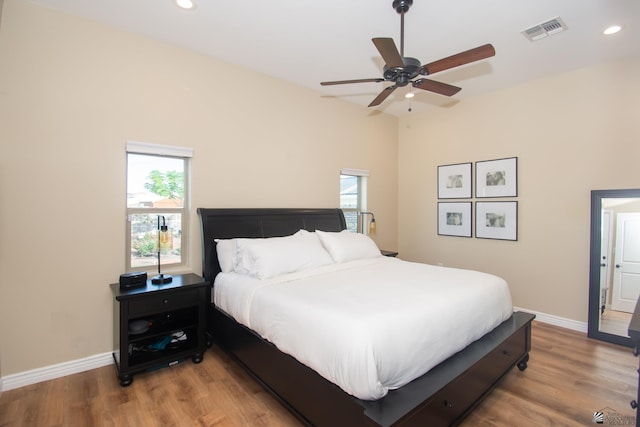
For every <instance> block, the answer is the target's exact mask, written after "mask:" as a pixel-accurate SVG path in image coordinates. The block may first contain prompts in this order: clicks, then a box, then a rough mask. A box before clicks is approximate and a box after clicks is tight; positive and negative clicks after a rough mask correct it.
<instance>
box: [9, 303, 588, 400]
mask: <svg viewBox="0 0 640 427" xmlns="http://www.w3.org/2000/svg"><path fill="white" fill-rule="evenodd" d="M513 309H514V310H515V311H524V312H527V313H531V314H535V315H536V320H537V321H539V322H543V323H548V324H550V325H554V326H558V327H561V328H566V329H572V330H574V331H578V332H584V333H585V334H586V333H587V324H586V323H585V322H578V321H576V320H571V319H567V318H564V317H559V316H554V315H552V314H545V313H541V312H539V311H535V310H529V309H526V308H520V307H514V308H513ZM112 363H113V357H112V355H111V353H110V352H109V353H102V354H96V355H94V356H89V357H86V358H84V359H77V360H71V361H69V362H63V363H59V364H57V365H51V366H45V367H44V368H38V369H32V370H30V371H26V372H20V373H17V374H13V375H7V376H6V377H3V378H0V391H7V390H12V389H14V388H19V387H24V386H28V385H31V384H36V383H39V382H42V381H48V380H52V379H55V378H60V377H64V376H67V375H71V374H77V373H79V372H84V371H88V370H91V369H96V368H101V367H103V366H107V365H110V364H112Z"/></svg>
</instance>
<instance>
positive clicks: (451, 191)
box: [438, 162, 473, 199]
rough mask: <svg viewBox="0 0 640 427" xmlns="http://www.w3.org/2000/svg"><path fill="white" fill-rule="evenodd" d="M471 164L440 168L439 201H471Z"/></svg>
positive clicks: (457, 164)
mask: <svg viewBox="0 0 640 427" xmlns="http://www.w3.org/2000/svg"><path fill="white" fill-rule="evenodd" d="M472 181H473V180H472V166H471V162H467V163H456V164H452V165H442V166H438V199H470V198H471V191H472V190H471V189H472Z"/></svg>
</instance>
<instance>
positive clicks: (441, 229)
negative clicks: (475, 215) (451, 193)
mask: <svg viewBox="0 0 640 427" xmlns="http://www.w3.org/2000/svg"><path fill="white" fill-rule="evenodd" d="M472 222H473V219H472V217H471V202H438V234H439V235H441V236H458V237H471V223H472Z"/></svg>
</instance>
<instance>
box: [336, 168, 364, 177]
mask: <svg viewBox="0 0 640 427" xmlns="http://www.w3.org/2000/svg"><path fill="white" fill-rule="evenodd" d="M340 175H351V176H369V171H368V170H366V169H351V168H343V169H341V170H340Z"/></svg>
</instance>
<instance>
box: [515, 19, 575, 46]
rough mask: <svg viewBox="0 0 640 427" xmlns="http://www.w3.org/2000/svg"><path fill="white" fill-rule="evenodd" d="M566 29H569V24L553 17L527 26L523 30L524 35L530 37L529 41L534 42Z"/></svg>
mask: <svg viewBox="0 0 640 427" xmlns="http://www.w3.org/2000/svg"><path fill="white" fill-rule="evenodd" d="M565 30H567V25H566V24H565V23H564V22H563V21H562V19H560V18H553V19H551V20H549V21H547V22H543V23H542V24H538V25H536V26H534V27H531V28H527V29H526V30H524V31H522V35H523V36H525V37H526V38H527V39H529V41H532V42H534V41H536V40H540V39H543V38H545V37H547V36H551V35H553V34H557V33H560V32H562V31H565Z"/></svg>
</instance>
